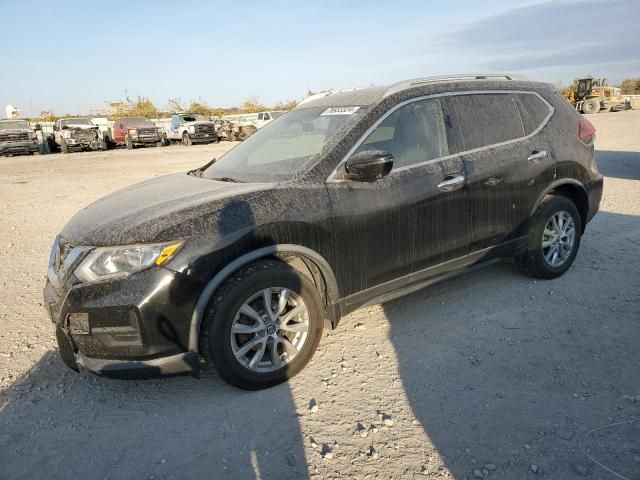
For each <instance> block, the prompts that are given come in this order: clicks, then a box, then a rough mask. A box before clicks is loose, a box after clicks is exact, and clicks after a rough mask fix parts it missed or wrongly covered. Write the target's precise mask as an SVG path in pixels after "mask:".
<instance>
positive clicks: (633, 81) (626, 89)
mask: <svg viewBox="0 0 640 480" xmlns="http://www.w3.org/2000/svg"><path fill="white" fill-rule="evenodd" d="M620 91H621V93H622V95H640V78H627V79H626V80H623V81H622V83H621V84H620Z"/></svg>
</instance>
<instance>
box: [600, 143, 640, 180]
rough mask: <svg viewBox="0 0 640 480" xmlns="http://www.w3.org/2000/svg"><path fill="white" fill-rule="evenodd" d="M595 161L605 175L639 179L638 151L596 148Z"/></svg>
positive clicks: (639, 161)
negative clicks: (615, 150)
mask: <svg viewBox="0 0 640 480" xmlns="http://www.w3.org/2000/svg"><path fill="white" fill-rule="evenodd" d="M596 161H597V164H598V170H600V173H602V174H603V175H604V176H605V177H614V178H623V179H627V180H640V152H614V151H610V150H597V151H596Z"/></svg>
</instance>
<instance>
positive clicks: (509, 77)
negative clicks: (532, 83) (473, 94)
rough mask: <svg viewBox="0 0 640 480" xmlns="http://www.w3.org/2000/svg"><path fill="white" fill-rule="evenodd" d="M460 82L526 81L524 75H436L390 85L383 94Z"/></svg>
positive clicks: (386, 95) (387, 94)
mask: <svg viewBox="0 0 640 480" xmlns="http://www.w3.org/2000/svg"><path fill="white" fill-rule="evenodd" d="M460 80H525V81H526V80H528V79H527V77H525V76H524V75H514V74H511V73H462V74H457V75H436V76H432V77H422V78H412V79H411V80H403V81H401V82H397V83H394V84H393V85H390V86H389V88H388V89H387V91H386V92H385V93H384V96H385V97H388V96H389V95H392V94H394V93H397V92H399V91H401V90H406V89H407V88H411V87H415V86H417V85H424V84H426V83H436V82H449V81H460Z"/></svg>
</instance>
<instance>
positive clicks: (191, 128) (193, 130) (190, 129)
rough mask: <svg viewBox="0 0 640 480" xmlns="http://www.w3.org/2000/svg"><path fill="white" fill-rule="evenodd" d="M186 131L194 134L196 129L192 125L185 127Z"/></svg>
mask: <svg viewBox="0 0 640 480" xmlns="http://www.w3.org/2000/svg"><path fill="white" fill-rule="evenodd" d="M187 131H188V132H189V133H196V127H195V126H194V125H187Z"/></svg>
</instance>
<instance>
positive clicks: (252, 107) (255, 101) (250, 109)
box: [242, 96, 268, 113]
mask: <svg viewBox="0 0 640 480" xmlns="http://www.w3.org/2000/svg"><path fill="white" fill-rule="evenodd" d="M242 110H244V111H245V112H246V113H257V112H263V111H265V110H268V108H267V107H266V106H265V105H264V104H263V103H261V102H260V99H259V98H258V97H253V96H252V97H249V98H247V99H246V100H245V101H244V103H243V104H242Z"/></svg>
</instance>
